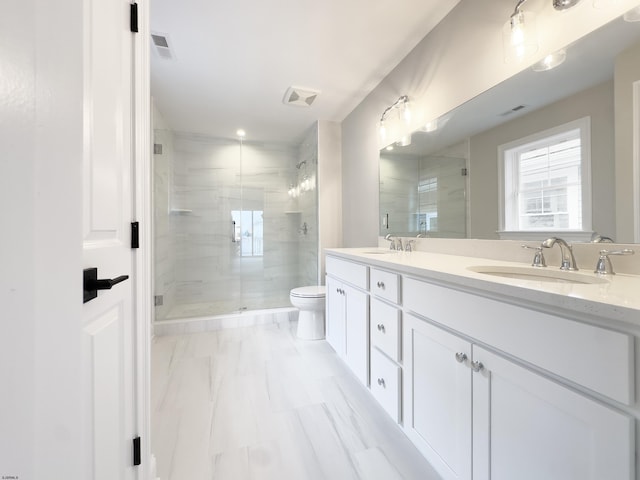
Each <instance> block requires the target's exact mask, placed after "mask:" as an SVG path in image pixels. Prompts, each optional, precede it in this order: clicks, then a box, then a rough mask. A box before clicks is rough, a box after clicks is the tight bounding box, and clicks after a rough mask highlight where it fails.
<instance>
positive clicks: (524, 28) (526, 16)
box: [502, 0, 538, 63]
mask: <svg viewBox="0 0 640 480" xmlns="http://www.w3.org/2000/svg"><path fill="white" fill-rule="evenodd" d="M526 1H527V0H518V3H517V4H516V8H515V9H514V10H513V13H512V14H511V17H509V21H507V23H505V24H504V27H503V28H502V41H503V44H504V60H505V62H507V63H518V62H521V61H523V60H524V59H525V58H527V57H530V56H532V55H533V54H534V53H536V52H537V51H538V31H537V27H536V15H535V13H533V12H531V11H525V10H522V9H521V7H522V4H523V3H524V2H526Z"/></svg>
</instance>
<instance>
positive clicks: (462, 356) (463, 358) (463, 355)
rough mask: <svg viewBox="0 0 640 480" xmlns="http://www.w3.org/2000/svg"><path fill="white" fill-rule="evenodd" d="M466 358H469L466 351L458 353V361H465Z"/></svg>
mask: <svg viewBox="0 0 640 480" xmlns="http://www.w3.org/2000/svg"><path fill="white" fill-rule="evenodd" d="M466 360H467V354H466V353H462V352H458V353H456V361H457V362H458V363H462V362H464V361H466Z"/></svg>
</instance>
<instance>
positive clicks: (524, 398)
mask: <svg viewBox="0 0 640 480" xmlns="http://www.w3.org/2000/svg"><path fill="white" fill-rule="evenodd" d="M473 359H474V361H478V362H480V363H481V364H482V365H483V368H482V370H480V371H479V372H476V373H474V374H473V478H474V480H489V479H491V480H513V479H516V478H517V479H518V480H540V479H545V480H602V479H605V478H606V479H607V480H630V479H631V478H635V475H634V474H633V471H634V458H635V454H634V421H633V419H632V418H630V417H629V416H628V415H625V414H624V413H622V412H619V411H616V410H614V409H612V408H610V407H608V406H606V405H604V404H601V403H599V402H597V401H595V400H591V399H589V398H587V397H585V396H583V395H581V394H579V393H577V392H575V391H573V390H571V389H569V388H567V387H564V386H562V385H559V384H557V383H555V382H553V381H551V380H548V379H546V378H544V377H542V376H540V375H537V374H535V373H533V372H531V371H529V370H527V369H525V368H523V367H521V366H519V365H516V364H515V363H513V362H511V361H509V360H507V359H505V358H503V357H500V356H498V355H496V354H494V353H491V352H488V351H486V350H484V349H482V348H480V347H478V346H476V345H474V346H473Z"/></svg>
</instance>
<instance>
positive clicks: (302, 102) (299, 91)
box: [282, 87, 320, 107]
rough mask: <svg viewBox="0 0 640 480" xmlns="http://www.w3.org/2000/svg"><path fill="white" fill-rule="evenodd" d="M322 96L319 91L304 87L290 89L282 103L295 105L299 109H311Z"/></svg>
mask: <svg viewBox="0 0 640 480" xmlns="http://www.w3.org/2000/svg"><path fill="white" fill-rule="evenodd" d="M318 95H320V91H319V90H313V89H311V88H302V87H289V88H288V89H287V92H286V93H285V94H284V98H283V99H282V102H283V103H284V104H285V105H295V106H298V107H310V106H311V104H312V103H313V102H314V101H315V100H316V98H318Z"/></svg>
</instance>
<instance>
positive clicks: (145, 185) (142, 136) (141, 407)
mask: <svg viewBox="0 0 640 480" xmlns="http://www.w3.org/2000/svg"><path fill="white" fill-rule="evenodd" d="M149 1H150V0H138V1H137V4H138V33H135V34H133V35H134V41H133V43H134V46H133V49H134V52H133V74H134V105H133V107H134V118H133V135H134V152H133V158H134V172H133V174H134V178H133V188H134V197H133V202H134V215H135V218H134V221H137V222H139V225H140V227H139V234H140V248H138V249H137V250H136V251H135V257H134V265H133V269H134V279H135V292H136V298H135V299H134V302H135V307H134V314H135V318H136V329H135V339H134V344H135V356H136V357H135V359H134V362H135V387H134V388H135V390H136V405H135V409H136V416H135V418H136V422H137V425H136V430H137V432H138V435H139V436H140V437H141V439H142V441H141V459H142V464H141V465H140V470H139V472H138V479H139V480H143V479H144V480H146V479H149V478H152V475H155V473H154V472H152V471H151V462H150V459H151V407H150V405H151V384H150V382H151V335H152V331H151V322H152V315H153V305H152V298H153V296H152V267H151V265H152V260H153V250H152V246H153V241H152V228H151V227H152V221H153V215H152V212H153V210H152V196H151V141H152V140H151V88H150V62H149V48H150V47H149V35H150V33H149Z"/></svg>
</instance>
